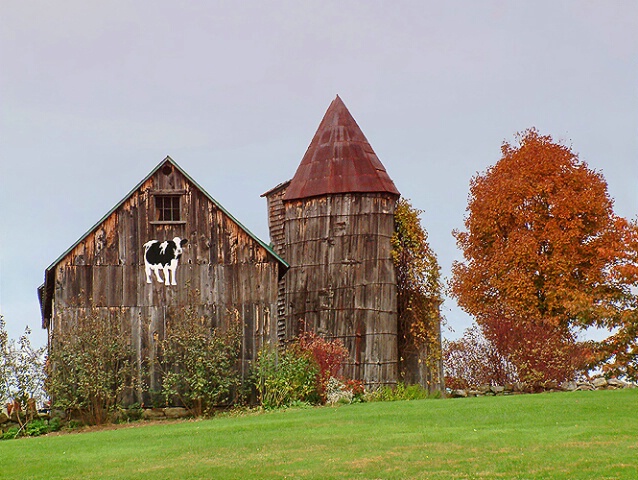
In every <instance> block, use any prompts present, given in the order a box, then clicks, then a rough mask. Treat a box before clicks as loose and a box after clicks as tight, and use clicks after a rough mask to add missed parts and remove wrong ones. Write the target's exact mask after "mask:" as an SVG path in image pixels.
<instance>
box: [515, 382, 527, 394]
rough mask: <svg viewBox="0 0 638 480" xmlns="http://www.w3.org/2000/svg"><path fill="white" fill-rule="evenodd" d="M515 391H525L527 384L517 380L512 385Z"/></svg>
mask: <svg viewBox="0 0 638 480" xmlns="http://www.w3.org/2000/svg"><path fill="white" fill-rule="evenodd" d="M512 387H513V388H512V389H513V391H514V392H524V391H525V389H526V388H527V386H526V385H525V384H524V383H523V382H516V383H514V384H513V385H512Z"/></svg>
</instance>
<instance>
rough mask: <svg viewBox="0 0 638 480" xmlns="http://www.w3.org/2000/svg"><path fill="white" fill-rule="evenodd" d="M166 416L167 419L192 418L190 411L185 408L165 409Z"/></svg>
mask: <svg viewBox="0 0 638 480" xmlns="http://www.w3.org/2000/svg"><path fill="white" fill-rule="evenodd" d="M164 415H166V418H186V417H190V416H191V414H190V412H189V411H188V409H186V408H184V407H167V408H165V409H164Z"/></svg>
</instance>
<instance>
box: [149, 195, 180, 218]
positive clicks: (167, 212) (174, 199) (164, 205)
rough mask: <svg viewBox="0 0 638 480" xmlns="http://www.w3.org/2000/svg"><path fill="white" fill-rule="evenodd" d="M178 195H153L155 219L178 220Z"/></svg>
mask: <svg viewBox="0 0 638 480" xmlns="http://www.w3.org/2000/svg"><path fill="white" fill-rule="evenodd" d="M179 203H180V202H179V197H178V196H175V195H157V196H156V197H155V207H156V208H157V219H158V220H159V221H160V222H178V221H179V220H180V215H179Z"/></svg>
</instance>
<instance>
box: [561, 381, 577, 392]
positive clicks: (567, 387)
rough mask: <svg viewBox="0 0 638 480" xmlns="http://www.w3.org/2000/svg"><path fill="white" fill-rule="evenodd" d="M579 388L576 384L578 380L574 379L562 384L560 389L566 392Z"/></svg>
mask: <svg viewBox="0 0 638 480" xmlns="http://www.w3.org/2000/svg"><path fill="white" fill-rule="evenodd" d="M577 388H578V385H577V384H576V382H573V381H567V382H563V383H561V384H560V389H561V390H563V391H564V392H573V391H574V390H576V389H577Z"/></svg>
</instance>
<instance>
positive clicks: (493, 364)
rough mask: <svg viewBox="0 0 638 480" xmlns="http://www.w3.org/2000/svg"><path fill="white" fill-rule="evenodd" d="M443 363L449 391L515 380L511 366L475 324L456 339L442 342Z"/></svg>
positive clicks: (512, 366)
mask: <svg viewBox="0 0 638 480" xmlns="http://www.w3.org/2000/svg"><path fill="white" fill-rule="evenodd" d="M443 361H444V366H445V375H446V376H445V385H446V386H447V387H448V388H451V389H453V390H455V389H461V388H471V387H474V388H476V387H479V386H481V385H505V384H507V383H514V382H517V381H518V374H517V371H516V368H515V367H514V365H512V364H511V363H510V362H508V361H507V359H505V358H504V357H503V356H502V355H501V354H500V353H499V351H498V349H497V348H496V347H495V346H494V345H493V344H492V343H491V342H490V341H489V340H488V339H486V338H485V337H484V336H483V334H482V333H481V330H480V329H479V327H478V325H474V326H472V327H471V328H468V329H467V330H466V331H465V332H464V334H463V337H462V338H460V339H459V340H455V341H451V342H450V341H445V344H444V351H443Z"/></svg>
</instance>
